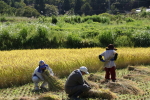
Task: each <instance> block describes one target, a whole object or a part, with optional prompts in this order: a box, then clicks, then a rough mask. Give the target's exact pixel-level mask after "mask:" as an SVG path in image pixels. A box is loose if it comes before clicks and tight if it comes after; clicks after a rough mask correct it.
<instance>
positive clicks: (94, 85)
mask: <svg viewBox="0 0 150 100" xmlns="http://www.w3.org/2000/svg"><path fill="white" fill-rule="evenodd" d="M88 84H89V85H90V87H91V88H95V89H98V88H100V85H99V83H95V82H92V81H88Z"/></svg>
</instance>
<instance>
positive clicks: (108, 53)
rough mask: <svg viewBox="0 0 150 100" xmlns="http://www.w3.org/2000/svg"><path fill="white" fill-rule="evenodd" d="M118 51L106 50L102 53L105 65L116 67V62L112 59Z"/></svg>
mask: <svg viewBox="0 0 150 100" xmlns="http://www.w3.org/2000/svg"><path fill="white" fill-rule="evenodd" d="M116 53H117V52H116V51H115V50H106V51H104V52H103V53H101V54H100V55H101V56H104V60H105V62H104V67H106V68H111V67H113V66H114V67H116V64H115V62H114V61H111V60H110V59H112V58H114V56H115V54H116Z"/></svg>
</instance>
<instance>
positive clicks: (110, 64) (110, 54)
mask: <svg viewBox="0 0 150 100" xmlns="http://www.w3.org/2000/svg"><path fill="white" fill-rule="evenodd" d="M115 50H117V49H116V48H114V45H113V44H109V45H108V47H107V48H106V51H104V52H103V53H101V54H100V55H99V59H100V61H102V62H104V68H105V72H106V73H105V81H106V82H108V81H109V80H110V76H111V80H112V81H113V82H115V81H116V72H115V69H116V65H115V62H114V61H115V60H117V57H118V53H117V52H116V51H115ZM102 56H104V60H103V58H102Z"/></svg>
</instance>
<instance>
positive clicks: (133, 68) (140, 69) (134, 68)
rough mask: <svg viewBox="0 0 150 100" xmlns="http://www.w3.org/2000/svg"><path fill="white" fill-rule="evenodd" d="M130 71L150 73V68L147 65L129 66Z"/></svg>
mask: <svg viewBox="0 0 150 100" xmlns="http://www.w3.org/2000/svg"><path fill="white" fill-rule="evenodd" d="M128 70H129V71H134V72H135V73H140V74H147V75H150V68H148V67H145V66H128Z"/></svg>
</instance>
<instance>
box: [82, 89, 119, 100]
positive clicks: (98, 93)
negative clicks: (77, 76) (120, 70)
mask: <svg viewBox="0 0 150 100" xmlns="http://www.w3.org/2000/svg"><path fill="white" fill-rule="evenodd" d="M80 97H81V98H95V99H96V98H99V99H100V98H101V99H108V100H112V99H115V98H117V96H116V94H115V93H113V92H111V91H109V90H107V89H97V90H96V89H91V90H89V91H88V92H84V93H82V94H81V95H80Z"/></svg>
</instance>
